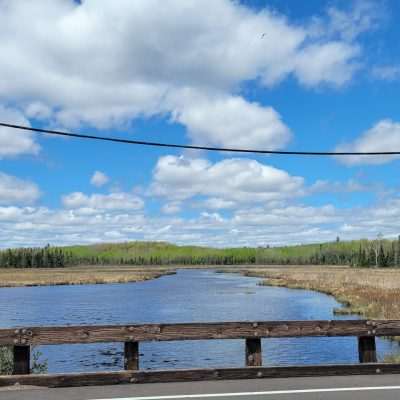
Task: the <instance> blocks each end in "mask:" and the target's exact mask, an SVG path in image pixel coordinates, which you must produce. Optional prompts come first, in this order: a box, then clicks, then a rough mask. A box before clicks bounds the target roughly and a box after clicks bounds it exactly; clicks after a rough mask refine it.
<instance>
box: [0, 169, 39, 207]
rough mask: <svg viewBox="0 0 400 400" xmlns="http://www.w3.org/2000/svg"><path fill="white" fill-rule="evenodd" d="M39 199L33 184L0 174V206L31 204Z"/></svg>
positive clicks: (37, 189)
mask: <svg viewBox="0 0 400 400" xmlns="http://www.w3.org/2000/svg"><path fill="white" fill-rule="evenodd" d="M39 197H40V190H39V188H38V187H37V185H35V184H34V183H32V182H29V181H24V180H22V179H19V178H16V177H14V176H11V175H7V174H4V173H2V172H0V205H15V204H31V203H34V202H35V201H36V200H37V199H38V198H39Z"/></svg>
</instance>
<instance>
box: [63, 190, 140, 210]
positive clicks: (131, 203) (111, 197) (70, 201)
mask: <svg viewBox="0 0 400 400" xmlns="http://www.w3.org/2000/svg"><path fill="white" fill-rule="evenodd" d="M62 202H63V204H64V206H65V207H67V208H70V209H81V208H83V209H94V210H140V209H142V208H143V205H144V204H143V200H142V199H141V198H140V197H138V196H135V195H133V194H130V193H124V192H117V193H110V194H92V195H90V196H88V195H86V194H84V193H82V192H75V193H71V194H68V195H66V196H63V198H62Z"/></svg>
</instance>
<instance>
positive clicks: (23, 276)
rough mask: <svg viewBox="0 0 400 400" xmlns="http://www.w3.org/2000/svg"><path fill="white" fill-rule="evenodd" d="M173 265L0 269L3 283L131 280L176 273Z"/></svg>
mask: <svg viewBox="0 0 400 400" xmlns="http://www.w3.org/2000/svg"><path fill="white" fill-rule="evenodd" d="M172 273H174V271H173V270H172V269H171V268H163V267H158V268H155V267H129V266H86V267H84V266H80V267H69V268H34V269H32V268H30V269H20V268H18V269H15V268H13V269H8V268H7V269H0V287H16V286H50V285H84V284H103V283H127V282H138V281H145V280H149V279H155V278H158V277H160V276H162V275H168V274H172Z"/></svg>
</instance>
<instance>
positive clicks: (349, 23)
mask: <svg viewBox="0 0 400 400" xmlns="http://www.w3.org/2000/svg"><path fill="white" fill-rule="evenodd" d="M348 3H349V7H348V9H347V10H344V9H339V8H337V7H329V8H328V10H327V13H326V14H327V15H326V18H317V19H316V25H317V26H319V31H320V33H321V32H322V33H325V34H331V35H332V36H335V35H337V36H339V37H340V38H342V39H343V40H345V41H347V42H352V41H354V40H355V39H356V38H357V37H358V36H359V35H361V34H362V33H364V32H367V31H370V30H373V29H376V28H377V27H378V26H379V23H380V22H381V21H382V20H383V19H385V17H386V10H385V9H384V6H383V3H382V2H376V1H371V0H355V1H352V2H348Z"/></svg>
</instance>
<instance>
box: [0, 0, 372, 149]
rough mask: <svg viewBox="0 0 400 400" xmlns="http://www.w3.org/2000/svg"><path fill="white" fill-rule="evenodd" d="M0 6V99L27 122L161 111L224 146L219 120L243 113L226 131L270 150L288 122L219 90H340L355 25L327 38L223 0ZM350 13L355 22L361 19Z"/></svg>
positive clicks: (110, 121) (352, 61) (353, 51)
mask: <svg viewBox="0 0 400 400" xmlns="http://www.w3.org/2000/svg"><path fill="white" fill-rule="evenodd" d="M0 7H1V10H0V11H1V12H0V43H1V47H2V63H1V65H0V75H1V76H2V80H1V82H0V100H1V98H6V99H8V101H15V102H22V103H23V104H24V109H25V110H26V113H27V115H29V116H30V117H32V118H38V119H43V118H49V117H50V118H51V120H52V121H53V122H55V123H56V124H59V125H60V124H61V125H66V126H73V127H75V126H79V124H81V123H89V124H92V125H94V126H97V127H100V128H104V127H108V126H115V125H119V124H121V123H124V122H126V121H129V120H131V119H132V118H135V117H138V116H144V117H147V116H151V115H155V114H160V113H162V114H166V113H172V114H175V115H177V121H179V122H181V123H185V124H186V123H187V124H188V125H187V126H188V128H189V130H190V132H191V134H192V135H193V136H194V137H195V138H196V139H197V140H199V138H200V136H201V139H202V141H206V140H207V141H209V142H211V143H224V144H231V143H232V137H233V134H228V133H227V132H226V130H227V129H223V127H222V125H223V123H224V121H225V122H227V123H228V126H229V121H230V119H231V118H232V117H233V114H235V115H234V117H235V118H234V120H235V121H238V116H237V115H240V114H242V115H243V114H246V118H243V119H242V122H241V123H240V127H241V131H240V133H237V132H238V130H237V129H234V132H235V134H238V135H239V136H238V137H235V139H236V140H237V141H239V142H240V143H242V144H243V145H246V146H250V145H253V144H254V145H258V144H262V145H263V146H272V147H278V146H282V145H284V144H285V143H286V141H287V139H288V129H287V128H286V127H285V125H284V124H283V122H282V121H281V120H280V117H279V115H278V114H277V112H276V111H274V110H273V109H272V108H269V107H262V106H260V105H257V104H255V103H251V102H248V101H246V100H244V99H243V98H241V97H238V96H231V93H232V92H233V91H235V92H237V88H238V86H239V85H240V83H241V82H243V81H246V80H252V79H257V80H258V82H260V83H261V84H263V85H267V86H271V85H275V84H277V83H279V82H280V81H281V80H283V79H285V78H286V77H289V76H293V77H294V78H295V79H297V80H298V81H299V82H300V84H304V85H307V86H316V85H319V84H328V85H333V86H341V85H343V84H345V83H346V82H348V81H349V80H350V79H351V77H352V75H353V74H354V71H355V67H356V66H357V65H358V58H359V56H360V46H359V45H358V44H357V43H356V42H355V39H356V37H357V36H358V34H359V33H360V32H358V33H357V35H356V34H355V33H349V32H348V33H346V34H343V35H341V36H340V37H335V38H333V37H332V33H331V32H330V30H331V29H315V24H314V23H313V22H312V21H308V22H304V23H303V24H298V23H293V22H291V21H290V20H289V19H288V18H286V17H285V16H283V15H280V14H278V13H276V12H272V11H270V10H269V9H267V8H266V9H264V10H262V11H260V12H257V11H255V10H253V9H251V8H248V7H246V6H244V5H242V4H240V2H234V1H229V0H208V1H197V0H187V1H186V2H185V7H182V3H181V1H179V0H165V1H163V2H162V4H160V2H159V1H157V0H143V1H135V2H132V1H129V0H115V1H106V0H86V1H84V2H81V3H78V2H74V1H72V0H52V1H50V0H43V1H40V2H35V3H34V4H33V3H32V2H26V1H22V0H3V1H2V2H1V4H0ZM330 13H331V15H330V16H329V15H328V17H327V18H329V19H331V20H333V19H335V20H336V21H339V22H340V23H339V22H335V23H334V24H335V25H339V24H340V25H344V27H342V28H341V30H342V31H343V32H344V31H348V30H349V26H350V25H349V24H344V23H343V20H344V17H345V16H347V13H350V14H351V13H353V11H351V10H350V11H348V12H346V13H342V14H340V15H339V14H333V12H332V11H331V12H330ZM365 14H367V11H364V12H363V13H362V15H365ZM360 15H361V14H360ZM26 20H29V21H30V23H29V24H28V23H26V24H25V23H21V21H26ZM110 20H112V21H113V23H110ZM356 20H357V21H358V26H362V30H363V31H364V30H365V29H367V26H368V23H367V22H368V21H367V22H364V21H366V19H365V18H364V17H362V18H358V19H356ZM171 21H173V22H174V23H171ZM360 21H362V23H360ZM359 30H360V29H359ZM264 34H265V35H264ZM349 36H351V39H352V40H349ZM137 38H140V40H138V39H137ZM15 76H18V79H15ZM187 90H190V91H191V92H193V93H196V97H197V98H198V99H199V100H198V104H196V102H195V101H193V102H191V103H189V104H188V105H187V108H186V104H185V103H182V102H180V101H179V98H180V97H182V98H183V97H184V96H185V93H186V92H187ZM82 93H85V96H82ZM216 97H217V100H216ZM204 99H209V102H210V104H205V100H204ZM214 106H216V107H218V108H219V109H220V110H221V115H220V116H217V115H215V114H214V115H213V116H212V121H211V122H210V126H206V127H205V126H203V125H204V124H199V122H198V120H197V118H196V115H198V114H204V113H206V112H207V111H210V110H212V109H213V107H214ZM245 119H248V120H249V121H248V122H247V123H246V124H245V123H244V122H243V121H244V120H245ZM230 127H231V128H234V125H233V124H230ZM242 130H244V131H245V132H246V133H242ZM246 137H248V138H249V140H248V141H246Z"/></svg>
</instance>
